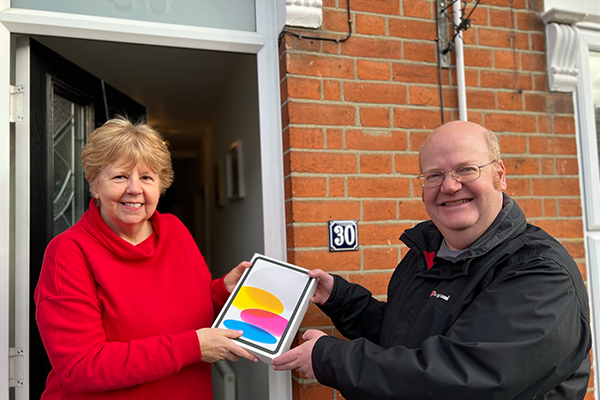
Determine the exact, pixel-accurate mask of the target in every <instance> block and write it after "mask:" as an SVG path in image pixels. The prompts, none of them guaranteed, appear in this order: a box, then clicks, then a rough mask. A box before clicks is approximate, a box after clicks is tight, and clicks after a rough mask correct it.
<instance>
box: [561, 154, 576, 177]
mask: <svg viewBox="0 0 600 400" xmlns="http://www.w3.org/2000/svg"><path fill="white" fill-rule="evenodd" d="M556 174H557V175H577V174H579V165H578V163H577V157H573V158H556Z"/></svg>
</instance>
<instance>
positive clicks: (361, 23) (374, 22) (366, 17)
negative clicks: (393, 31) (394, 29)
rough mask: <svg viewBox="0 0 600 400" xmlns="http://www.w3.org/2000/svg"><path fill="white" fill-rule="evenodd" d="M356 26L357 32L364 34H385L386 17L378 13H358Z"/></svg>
mask: <svg viewBox="0 0 600 400" xmlns="http://www.w3.org/2000/svg"><path fill="white" fill-rule="evenodd" d="M355 27H356V33H361V34H363V35H379V36H383V35H385V19H384V18H382V17H378V16H376V15H370V14H357V15H356V18H355Z"/></svg>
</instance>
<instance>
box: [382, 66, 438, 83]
mask: <svg viewBox="0 0 600 400" xmlns="http://www.w3.org/2000/svg"><path fill="white" fill-rule="evenodd" d="M392 77H393V79H394V81H398V82H411V83H430V84H431V83H434V84H439V82H440V78H439V71H438V69H437V67H434V66H432V65H426V64H408V63H394V64H392ZM442 80H443V83H444V84H448V81H449V79H448V72H447V71H445V70H443V71H442Z"/></svg>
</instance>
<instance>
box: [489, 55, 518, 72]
mask: <svg viewBox="0 0 600 400" xmlns="http://www.w3.org/2000/svg"><path fill="white" fill-rule="evenodd" d="M519 65H520V64H519V56H518V55H517V52H516V51H515V50H494V66H495V67H496V68H499V69H512V70H518V69H519Z"/></svg>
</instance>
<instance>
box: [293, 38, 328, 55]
mask: <svg viewBox="0 0 600 400" xmlns="http://www.w3.org/2000/svg"><path fill="white" fill-rule="evenodd" d="M319 43H320V42H319V41H318V40H310V39H299V38H297V37H295V36H291V35H286V36H285V46H286V48H287V49H294V50H302V51H318V50H319ZM288 55H289V53H288Z"/></svg>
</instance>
